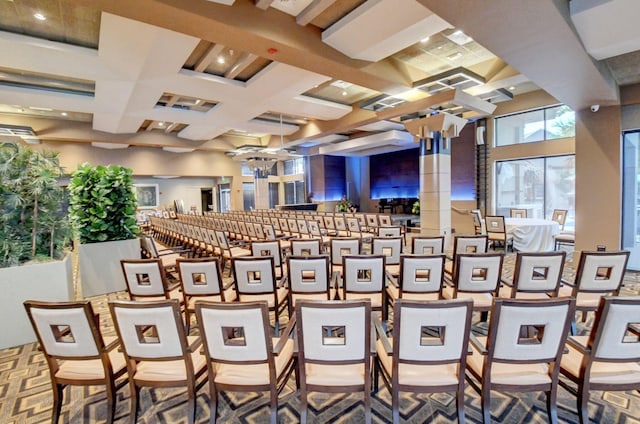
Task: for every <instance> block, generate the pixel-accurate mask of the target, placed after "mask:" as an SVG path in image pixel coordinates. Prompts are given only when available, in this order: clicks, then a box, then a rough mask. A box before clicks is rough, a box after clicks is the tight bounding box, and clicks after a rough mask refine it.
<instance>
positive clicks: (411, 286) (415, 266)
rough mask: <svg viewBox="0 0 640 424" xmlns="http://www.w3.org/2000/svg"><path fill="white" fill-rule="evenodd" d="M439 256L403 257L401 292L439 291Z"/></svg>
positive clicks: (440, 280)
mask: <svg viewBox="0 0 640 424" xmlns="http://www.w3.org/2000/svg"><path fill="white" fill-rule="evenodd" d="M442 262H443V258H442V257H441V256H435V257H433V258H428V257H422V258H410V257H405V258H404V259H403V261H402V273H401V274H402V281H401V284H402V290H403V291H407V292H434V291H439V290H440V288H441V285H442Z"/></svg>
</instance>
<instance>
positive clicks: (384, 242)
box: [371, 237, 402, 265]
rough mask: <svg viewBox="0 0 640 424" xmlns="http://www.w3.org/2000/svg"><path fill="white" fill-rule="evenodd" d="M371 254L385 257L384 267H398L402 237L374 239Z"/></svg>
mask: <svg viewBox="0 0 640 424" xmlns="http://www.w3.org/2000/svg"><path fill="white" fill-rule="evenodd" d="M371 253H372V254H374V255H383V256H385V264H386V265H398V264H399V263H400V254H401V253H402V237H393V238H390V237H374V238H373V242H372V249H371Z"/></svg>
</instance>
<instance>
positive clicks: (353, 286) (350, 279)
mask: <svg viewBox="0 0 640 424" xmlns="http://www.w3.org/2000/svg"><path fill="white" fill-rule="evenodd" d="M384 265H385V257H384V256H383V255H353V256H352V255H347V256H343V257H342V276H343V283H342V288H343V291H344V293H345V298H346V293H354V292H356V293H378V292H382V289H383V288H384V282H385V273H384Z"/></svg>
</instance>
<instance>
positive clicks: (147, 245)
mask: <svg viewBox="0 0 640 424" xmlns="http://www.w3.org/2000/svg"><path fill="white" fill-rule="evenodd" d="M140 242H141V243H142V249H143V252H145V253H146V256H147V257H148V258H150V259H160V261H161V262H162V266H163V267H164V269H165V270H166V271H169V272H170V271H174V270H175V268H176V260H177V259H178V258H181V257H183V255H185V254H187V255H188V254H190V253H191V252H192V250H191V249H187V248H185V247H184V246H174V247H166V246H162V245H160V248H158V244H157V243H156V241H155V240H154V238H153V237H151V236H149V235H147V234H141V239H140Z"/></svg>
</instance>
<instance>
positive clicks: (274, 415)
mask: <svg viewBox="0 0 640 424" xmlns="http://www.w3.org/2000/svg"><path fill="white" fill-rule="evenodd" d="M269 406H270V408H271V424H278V391H277V390H276V388H275V387H273V388H272V389H271V400H270V405H269Z"/></svg>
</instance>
